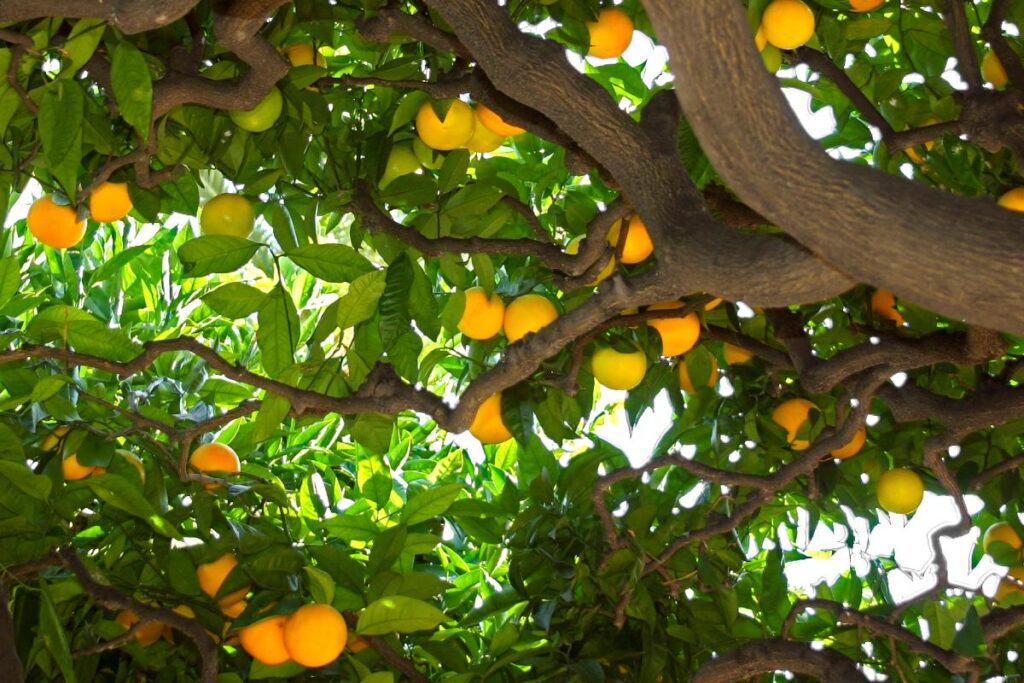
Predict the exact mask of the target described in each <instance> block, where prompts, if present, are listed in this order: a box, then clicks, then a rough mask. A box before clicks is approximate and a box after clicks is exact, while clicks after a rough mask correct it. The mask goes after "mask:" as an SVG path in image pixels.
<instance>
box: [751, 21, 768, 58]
mask: <svg viewBox="0 0 1024 683" xmlns="http://www.w3.org/2000/svg"><path fill="white" fill-rule="evenodd" d="M767 44H768V39H767V38H766V37H765V35H764V26H763V25H760V26H758V27H757V33H755V34H754V45H756V46H757V51H758V52H761V51H762V50H764V46H765V45H767Z"/></svg>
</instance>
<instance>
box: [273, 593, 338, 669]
mask: <svg viewBox="0 0 1024 683" xmlns="http://www.w3.org/2000/svg"><path fill="white" fill-rule="evenodd" d="M347 640H348V626H347V625H346V624H345V618H344V617H342V616H341V613H340V612H338V610H336V609H334V608H333V607H331V606H330V605H319V604H317V605H303V606H302V607H300V608H299V609H297V610H295V611H294V612H293V613H292V615H291V616H290V617H288V621H286V622H285V625H284V646H285V648H287V650H288V654H289V655H290V656H291V658H292V659H293V660H295V661H296V662H298V663H299V664H301V665H302V666H305V667H309V668H314V667H319V666H326V665H327V664H330V663H331V662H333V661H334V660H335V659H337V658H338V655H340V654H341V652H342V650H344V649H345V642H346V641H347Z"/></svg>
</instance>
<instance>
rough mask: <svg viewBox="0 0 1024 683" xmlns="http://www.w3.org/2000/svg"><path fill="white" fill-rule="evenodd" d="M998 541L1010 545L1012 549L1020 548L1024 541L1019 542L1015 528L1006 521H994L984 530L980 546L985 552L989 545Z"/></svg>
mask: <svg viewBox="0 0 1024 683" xmlns="http://www.w3.org/2000/svg"><path fill="white" fill-rule="evenodd" d="M996 541H999V542H1001V543H1005V544H1006V545H1008V546H1010V547H1011V548H1013V549H1014V550H1020V549H1021V546H1022V545H1024V543H1022V542H1021V538H1020V536H1019V535H1018V534H1017V530H1016V529H1014V528H1013V527H1012V526H1010V525H1009V524H1007V523H1006V522H996V523H995V524H993V525H992V526H990V527H989V528H988V529H986V530H985V536H984V537H983V538H982V539H981V547H982V549H983V550H984V551H985V552H986V553H987V552H988V548H989V546H990V545H992V544H993V543H995V542H996Z"/></svg>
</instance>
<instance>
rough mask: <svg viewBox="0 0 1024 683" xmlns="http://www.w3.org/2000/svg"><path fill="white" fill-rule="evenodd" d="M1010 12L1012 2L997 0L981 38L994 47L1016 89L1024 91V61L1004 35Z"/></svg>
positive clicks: (982, 28) (993, 49) (982, 29)
mask: <svg viewBox="0 0 1024 683" xmlns="http://www.w3.org/2000/svg"><path fill="white" fill-rule="evenodd" d="M1009 10H1010V0H995V2H993V3H992V9H991V10H990V11H989V15H988V21H986V22H985V25H984V26H982V27H981V37H982V38H984V39H985V40H987V41H988V43H989V45H991V46H992V51H993V52H995V54H996V57H998V58H999V62H1000V63H1001V64H1002V65H1003V69H1005V70H1006V75H1007V77H1008V78H1009V81H1010V84H1011V85H1012V86H1013V88H1014V89H1016V90H1018V91H1020V90H1022V89H1024V61H1022V60H1021V58H1020V56H1018V55H1017V53H1016V51H1015V50H1014V49H1013V48H1012V47H1011V46H1010V43H1009V41H1008V40H1006V36H1004V35H1003V23H1004V22H1005V21H1006V15H1007V13H1008V12H1009Z"/></svg>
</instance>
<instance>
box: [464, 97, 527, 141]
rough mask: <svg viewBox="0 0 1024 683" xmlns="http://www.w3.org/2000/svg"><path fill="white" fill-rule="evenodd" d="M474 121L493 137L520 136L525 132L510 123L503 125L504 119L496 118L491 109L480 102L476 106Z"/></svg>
mask: <svg viewBox="0 0 1024 683" xmlns="http://www.w3.org/2000/svg"><path fill="white" fill-rule="evenodd" d="M476 120H477V123H482V124H483V125H484V127H485V128H486V129H487V130H489V131H491V132H492V133H494V134H495V135H500V136H501V137H503V138H508V137H512V136H514V135H522V134H523V133H525V132H526V129H525V128H520V127H519V126H513V125H512V124H511V123H505V119H503V118H501V117H500V116H498V114H497V113H496V112H495V111H494V110H493V109H491V108H490V107H488V106H487V105H486V104H483V103H482V102H479V103H477V105H476Z"/></svg>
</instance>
